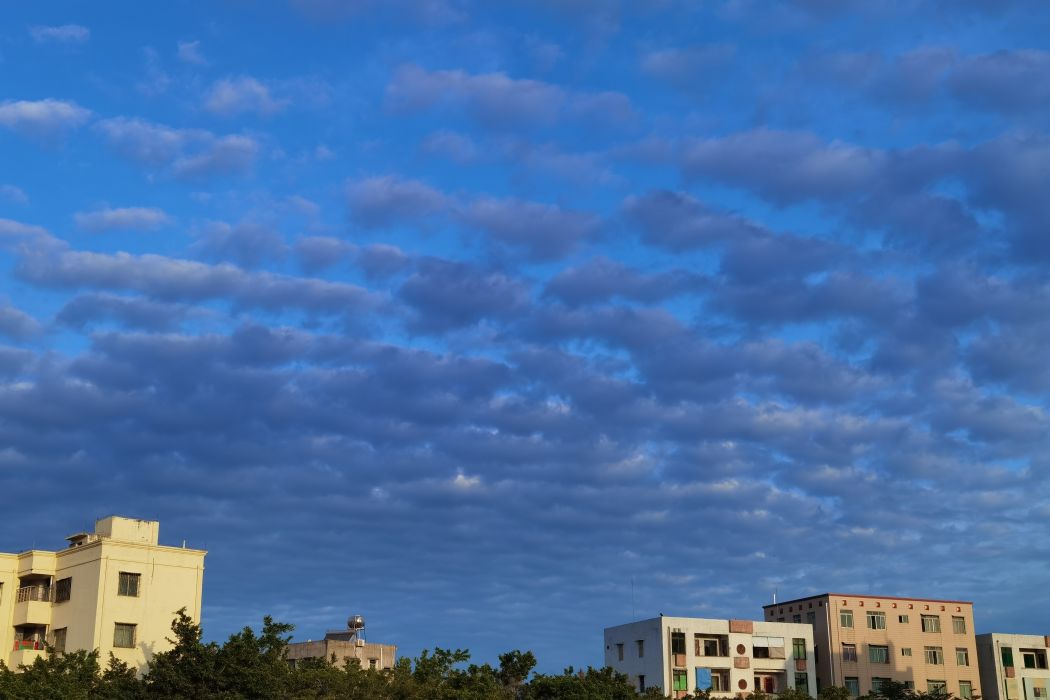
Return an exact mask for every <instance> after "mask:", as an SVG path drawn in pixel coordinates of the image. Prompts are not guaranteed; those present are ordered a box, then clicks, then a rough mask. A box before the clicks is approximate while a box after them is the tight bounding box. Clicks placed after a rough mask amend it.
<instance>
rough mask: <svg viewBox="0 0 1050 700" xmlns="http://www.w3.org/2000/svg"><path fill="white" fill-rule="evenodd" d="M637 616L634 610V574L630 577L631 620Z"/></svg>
mask: <svg viewBox="0 0 1050 700" xmlns="http://www.w3.org/2000/svg"><path fill="white" fill-rule="evenodd" d="M636 617H638V614H637V613H635V611H634V576H632V577H631V620H634V619H635V618H636Z"/></svg>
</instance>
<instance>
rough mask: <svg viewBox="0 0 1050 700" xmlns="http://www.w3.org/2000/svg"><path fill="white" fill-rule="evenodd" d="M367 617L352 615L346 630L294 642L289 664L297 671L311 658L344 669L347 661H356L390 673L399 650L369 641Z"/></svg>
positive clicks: (290, 651)
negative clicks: (298, 667) (367, 637)
mask: <svg viewBox="0 0 1050 700" xmlns="http://www.w3.org/2000/svg"><path fill="white" fill-rule="evenodd" d="M364 631H365V618H364V617H363V616H361V615H351V616H350V618H349V619H348V620H347V621H346V629H341V630H328V632H326V633H325V635H324V639H321V640H318V641H313V640H307V641H305V642H292V643H291V644H289V645H288V653H287V657H286V658H287V659H288V663H289V664H290V665H291V666H292V667H293V668H294V667H295V666H296V665H297V664H299V663H301V662H303V661H306V660H309V659H324V660H325V661H328V662H331V663H335V665H337V666H342V665H343V664H345V663H346V662H347V661H350V660H353V661H356V662H357V663H358V664H359V665H360V666H361V668H367V669H371V670H380V671H382V670H386V669H391V668H393V667H394V663H395V662H396V661H397V647H396V646H394V645H393V644H377V643H376V642H369V641H366V640H365V635H364Z"/></svg>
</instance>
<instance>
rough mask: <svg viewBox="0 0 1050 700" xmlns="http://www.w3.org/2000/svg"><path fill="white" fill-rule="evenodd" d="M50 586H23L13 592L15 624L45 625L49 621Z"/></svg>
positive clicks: (52, 590)
mask: <svg viewBox="0 0 1050 700" xmlns="http://www.w3.org/2000/svg"><path fill="white" fill-rule="evenodd" d="M52 600H54V589H53V588H52V587H51V586H41V585H36V586H23V587H21V588H19V589H18V590H17V591H16V592H15V609H14V615H13V620H12V623H13V624H15V625H47V624H49V623H50V622H51V601H52Z"/></svg>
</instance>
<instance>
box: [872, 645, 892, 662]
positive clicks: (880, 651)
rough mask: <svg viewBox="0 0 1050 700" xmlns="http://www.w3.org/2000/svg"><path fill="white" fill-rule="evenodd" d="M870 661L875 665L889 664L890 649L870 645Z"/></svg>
mask: <svg viewBox="0 0 1050 700" xmlns="http://www.w3.org/2000/svg"><path fill="white" fill-rule="evenodd" d="M868 661H870V662H871V663H873V664H888V663H889V662H890V648H889V647H887V646H879V645H877V644H869V645H868Z"/></svg>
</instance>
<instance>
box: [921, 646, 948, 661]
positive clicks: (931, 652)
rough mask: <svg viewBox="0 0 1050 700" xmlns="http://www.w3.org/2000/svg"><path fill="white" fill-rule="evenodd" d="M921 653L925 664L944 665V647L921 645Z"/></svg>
mask: <svg viewBox="0 0 1050 700" xmlns="http://www.w3.org/2000/svg"><path fill="white" fill-rule="evenodd" d="M922 655H923V658H925V659H926V665H927V666H943V665H944V647H932V646H931V647H923V648H922Z"/></svg>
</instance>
